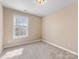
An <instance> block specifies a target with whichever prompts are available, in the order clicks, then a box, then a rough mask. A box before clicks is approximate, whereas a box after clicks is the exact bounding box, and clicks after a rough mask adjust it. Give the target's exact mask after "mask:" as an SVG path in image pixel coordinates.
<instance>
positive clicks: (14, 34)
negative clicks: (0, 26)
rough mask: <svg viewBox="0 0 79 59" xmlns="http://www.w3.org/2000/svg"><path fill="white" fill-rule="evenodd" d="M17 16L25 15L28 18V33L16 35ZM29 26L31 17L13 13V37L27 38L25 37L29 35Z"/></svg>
mask: <svg viewBox="0 0 79 59" xmlns="http://www.w3.org/2000/svg"><path fill="white" fill-rule="evenodd" d="M17 16H20V17H21V16H24V17H26V19H27V23H28V24H27V26H26V35H20V36H16V25H15V24H16V23H15V22H16V17H17ZM28 28H29V19H28V17H27V16H25V15H15V14H14V15H13V39H20V38H25V37H28Z"/></svg>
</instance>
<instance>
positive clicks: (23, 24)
mask: <svg viewBox="0 0 79 59" xmlns="http://www.w3.org/2000/svg"><path fill="white" fill-rule="evenodd" d="M13 22H14V23H13V37H14V38H23V37H27V36H28V17H26V16H19V15H14V21H13Z"/></svg>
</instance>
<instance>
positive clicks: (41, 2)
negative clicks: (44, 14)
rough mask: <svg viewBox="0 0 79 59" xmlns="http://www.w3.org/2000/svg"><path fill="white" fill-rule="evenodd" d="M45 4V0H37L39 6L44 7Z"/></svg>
mask: <svg viewBox="0 0 79 59" xmlns="http://www.w3.org/2000/svg"><path fill="white" fill-rule="evenodd" d="M44 2H45V0H36V3H37V4H39V5H43V4H44Z"/></svg>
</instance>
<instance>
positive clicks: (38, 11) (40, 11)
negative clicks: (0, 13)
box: [2, 0, 77, 16]
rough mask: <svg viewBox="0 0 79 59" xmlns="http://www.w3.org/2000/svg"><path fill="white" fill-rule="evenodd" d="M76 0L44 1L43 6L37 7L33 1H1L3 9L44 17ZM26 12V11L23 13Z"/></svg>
mask: <svg viewBox="0 0 79 59" xmlns="http://www.w3.org/2000/svg"><path fill="white" fill-rule="evenodd" d="M75 1H77V0H46V2H45V3H44V5H38V4H37V3H36V2H35V0H3V1H2V4H3V5H4V6H5V7H8V8H13V9H16V10H19V11H23V12H26V13H31V14H34V15H37V16H46V15H48V14H50V13H53V12H55V11H58V10H60V9H62V8H64V7H66V6H67V5H69V4H71V3H73V2H75ZM24 10H26V11H24Z"/></svg>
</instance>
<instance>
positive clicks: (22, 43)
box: [4, 39, 41, 48]
mask: <svg viewBox="0 0 79 59" xmlns="http://www.w3.org/2000/svg"><path fill="white" fill-rule="evenodd" d="M38 41H41V39H39V40H30V41H23V42H16V43H12V44H5V45H4V48H9V47H14V46H19V45H24V44H29V43H33V42H38Z"/></svg>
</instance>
